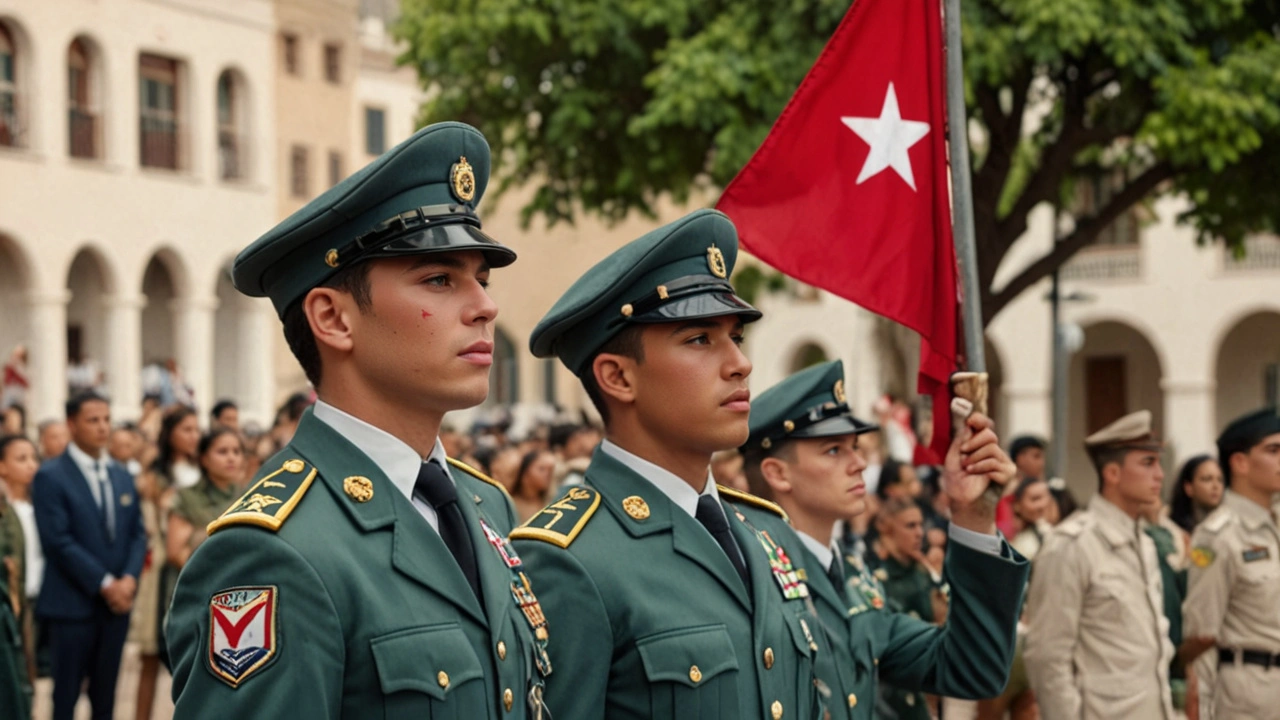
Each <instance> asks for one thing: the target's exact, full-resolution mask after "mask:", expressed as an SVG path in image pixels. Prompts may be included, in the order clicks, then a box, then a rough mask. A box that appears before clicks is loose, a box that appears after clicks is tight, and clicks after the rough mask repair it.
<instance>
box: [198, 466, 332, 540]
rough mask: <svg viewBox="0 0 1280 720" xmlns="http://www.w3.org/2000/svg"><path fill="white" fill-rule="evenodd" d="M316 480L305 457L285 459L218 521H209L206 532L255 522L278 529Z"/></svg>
mask: <svg viewBox="0 0 1280 720" xmlns="http://www.w3.org/2000/svg"><path fill="white" fill-rule="evenodd" d="M315 479H316V469H315V468H314V467H312V468H310V471H309V472H308V467H307V464H306V463H305V462H303V461H302V460H300V459H298V458H294V459H292V460H285V461H284V463H283V464H282V465H281V466H280V469H279V470H276V471H275V472H272V473H268V474H267V475H265V476H263V477H262V478H261V479H259V480H258V481H257V482H256V483H254V484H253V486H252V487H250V488H249V490H248V491H247V492H245V494H244V495H242V496H241V497H240V499H239V500H237V501H235V503H234V504H233V505H232V506H231V507H229V508H227V511H226V512H224V513H222V515H221V516H220V517H219V518H218V519H217V520H214V521H213V522H211V523H209V527H208V529H207V532H208V533H209V534H210V535H212V534H214V533H215V532H217V531H219V530H221V529H222V528H225V527H229V526H231V525H256V526H258V527H261V528H266V529H268V530H270V531H272V532H275V531H277V530H279V529H280V526H281V525H283V524H284V521H285V519H286V518H288V517H289V513H291V512H293V509H294V508H295V507H297V506H298V503H299V502H301V501H302V496H303V495H305V494H306V493H307V489H308V488H310V487H311V483H313V482H315Z"/></svg>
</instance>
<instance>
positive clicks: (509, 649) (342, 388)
mask: <svg viewBox="0 0 1280 720" xmlns="http://www.w3.org/2000/svg"><path fill="white" fill-rule="evenodd" d="M488 178H489V147H488V145H487V144H486V142H485V140H484V137H483V136H481V135H480V133H479V132H477V131H476V130H475V129H473V128H471V127H468V126H466V125H461V124H458V123H443V124H439V125H432V126H430V127H427V128H423V129H422V130H420V131H418V132H417V133H416V134H414V135H413V137H411V138H409V139H408V140H407V141H405V142H404V143H402V144H400V145H399V146H397V147H395V148H393V149H392V150H390V151H389V152H388V153H386V154H385V155H383V156H382V157H380V158H378V159H377V160H375V161H374V162H373V163H372V164H370V165H369V166H367V167H366V168H364V169H363V170H361V171H359V172H357V173H356V174H355V175H353V176H351V177H349V178H347V179H346V180H344V181H342V182H341V183H339V184H338V185H336V186H335V187H333V188H332V189H331V190H329V191H328V192H326V193H324V194H322V195H321V196H320V197H318V198H316V199H315V200H313V201H312V202H311V203H309V204H308V205H307V206H306V207H304V208H302V209H301V210H299V211H298V212H297V213H295V214H294V215H292V216H291V217H289V218H288V219H286V220H285V221H284V222H282V223H281V224H280V225H278V226H277V227H276V228H275V229H273V230H271V231H270V232H268V233H267V234H266V235H264V236H263V237H262V238H260V239H259V240H258V241H257V242H255V243H254V244H253V245H251V246H249V247H248V248H247V249H245V250H244V251H243V252H242V253H240V255H239V257H237V258H236V262H235V265H234V268H233V271H232V273H233V277H234V280H235V283H236V287H237V288H239V289H240V291H241V292H244V293H246V294H248V295H251V296H263V295H265V296H268V297H270V298H271V301H272V303H273V304H274V305H275V307H276V309H277V311H279V312H280V314H281V316H282V318H283V320H284V325H285V338H286V339H287V340H288V341H289V344H290V348H291V349H292V350H293V352H294V354H295V355H296V356H297V357H298V360H299V362H300V363H301V364H302V366H303V369H304V370H305V371H306V372H307V374H308V376H309V378H310V380H311V381H312V383H313V384H314V385H315V387H316V393H317V395H318V396H319V402H317V403H316V405H315V407H314V408H313V409H310V410H308V411H307V412H306V413H304V414H303V416H302V419H301V422H300V423H299V425H298V429H297V432H296V434H295V435H294V437H293V440H292V442H290V444H289V445H288V446H286V447H285V448H284V449H283V450H282V451H281V452H280V453H279V454H278V455H276V456H275V457H274V458H272V459H270V460H268V461H267V462H266V463H264V464H263V466H262V469H261V471H260V472H259V475H258V477H256V478H255V479H254V480H253V481H252V482H251V483H250V486H249V489H248V491H247V492H246V493H245V494H244V496H243V497H242V498H240V499H239V500H238V501H236V503H235V504H234V505H232V506H231V508H230V509H228V510H227V512H226V513H224V514H223V515H222V516H221V517H220V518H219V519H217V520H215V521H214V522H213V523H211V524H210V525H209V528H208V533H209V538H208V539H207V540H205V541H204V542H203V543H202V544H201V545H200V547H199V548H198V549H197V550H196V552H195V554H194V555H193V556H192V557H191V559H190V560H189V561H188V562H187V564H186V566H185V567H184V568H183V571H182V575H181V576H180V577H179V580H178V586H177V589H176V591H175V593H174V597H173V603H172V606H171V610H170V614H169V620H168V640H169V650H170V654H171V656H172V658H173V660H174V667H173V696H174V699H175V701H176V703H177V709H176V711H175V713H174V716H175V717H180V718H183V719H184V720H191V719H200V718H215V719H217V720H222V719H223V718H227V717H237V716H239V717H254V718H307V719H308V720H312V719H316V718H413V719H414V720H419V719H421V718H428V717H430V718H442V717H445V718H468V719H470V718H511V717H517V718H518V717H540V716H541V713H542V704H541V700H540V696H541V683H542V679H543V677H544V676H545V675H546V674H548V673H549V672H550V671H551V668H550V666H549V665H548V663H547V661H546V657H545V652H544V645H545V640H546V639H547V634H546V627H545V624H544V623H543V622H542V619H541V617H540V615H539V613H538V608H537V601H536V598H534V596H533V594H532V591H531V589H530V586H529V584H528V581H527V579H526V577H525V576H524V574H523V573H522V572H521V569H522V568H521V565H520V562H519V558H518V557H517V556H516V555H515V554H514V553H513V552H512V551H511V549H510V545H509V543H507V542H506V541H505V539H504V537H505V535H506V533H507V532H508V531H509V530H510V529H511V527H512V525H513V524H514V515H513V509H512V505H511V502H510V499H509V498H508V497H507V496H506V494H505V492H504V491H503V490H502V489H501V488H500V487H498V486H497V485H496V484H495V483H494V482H493V481H491V480H489V479H488V478H485V477H484V476H482V475H480V474H479V473H478V472H476V471H474V470H471V469H470V468H467V467H465V466H462V465H460V464H458V463H456V462H455V461H454V460H452V459H448V458H446V457H445V455H444V449H443V447H442V446H441V445H440V442H439V439H438V437H437V434H438V431H439V426H440V420H441V417H442V416H443V415H444V413H445V412H447V411H449V410H456V409H459V408H465V407H470V406H473V405H477V404H479V403H480V402H481V401H483V400H484V398H485V395H486V393H487V392H488V385H489V366H490V364H491V362H492V352H493V343H492V337H493V329H492V323H493V320H494V317H495V316H496V315H497V311H498V309H497V307H495V306H494V304H493V301H492V300H491V299H490V298H489V296H488V293H487V291H486V290H485V288H486V285H487V283H488V278H489V269H490V268H491V267H502V266H505V265H508V264H510V263H511V262H512V261H513V260H514V259H515V254H514V253H513V252H512V251H511V250H509V249H508V248H506V247H504V246H502V245H500V244H499V243H498V242H496V241H495V240H493V239H491V238H489V237H488V236H486V235H485V234H484V233H483V232H481V230H480V221H479V219H478V218H477V216H476V215H475V206H476V205H477V204H478V203H479V202H480V198H481V196H482V195H483V194H484V190H485V186H486V184H487V182H488Z"/></svg>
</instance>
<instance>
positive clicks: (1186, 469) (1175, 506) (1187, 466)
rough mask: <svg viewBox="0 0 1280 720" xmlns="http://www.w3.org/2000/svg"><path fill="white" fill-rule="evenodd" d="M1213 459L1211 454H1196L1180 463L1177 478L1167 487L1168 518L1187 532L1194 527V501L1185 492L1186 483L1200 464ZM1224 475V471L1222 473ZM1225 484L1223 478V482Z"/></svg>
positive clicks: (1194, 474) (1190, 479)
mask: <svg viewBox="0 0 1280 720" xmlns="http://www.w3.org/2000/svg"><path fill="white" fill-rule="evenodd" d="M1211 460H1213V456H1212V455H1207V454H1206V455H1196V456H1194V457H1192V458H1191V459H1189V460H1187V461H1186V462H1185V463H1183V464H1182V469H1181V470H1180V471H1178V480H1177V481H1176V482H1175V483H1174V484H1173V487H1171V488H1169V494H1170V495H1171V496H1172V497H1171V498H1170V499H1169V519H1170V520H1172V521H1174V522H1175V523H1177V524H1178V527H1180V528H1182V529H1183V530H1186V531H1187V532H1188V533H1190V532H1192V531H1193V530H1195V529H1196V508H1195V502H1194V501H1193V500H1192V499H1191V496H1190V495H1188V494H1187V485H1188V484H1190V483H1191V482H1192V481H1194V480H1195V479H1196V472H1197V471H1198V470H1200V466H1201V465H1203V464H1205V463H1207V462H1209V461H1211ZM1224 475H1225V473H1224ZM1223 484H1224V485H1225V480H1224V483H1223Z"/></svg>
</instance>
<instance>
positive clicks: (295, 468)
mask: <svg viewBox="0 0 1280 720" xmlns="http://www.w3.org/2000/svg"><path fill="white" fill-rule="evenodd" d="M306 467H307V464H306V463H304V462H302V461H301V460H299V459H297V458H294V459H293V460H285V461H284V471H285V472H291V473H300V472H302V471H303V470H304V469H306Z"/></svg>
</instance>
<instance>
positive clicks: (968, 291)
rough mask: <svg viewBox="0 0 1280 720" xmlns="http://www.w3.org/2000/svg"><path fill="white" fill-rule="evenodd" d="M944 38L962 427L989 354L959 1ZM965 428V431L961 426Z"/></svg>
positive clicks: (951, 2) (951, 6)
mask: <svg viewBox="0 0 1280 720" xmlns="http://www.w3.org/2000/svg"><path fill="white" fill-rule="evenodd" d="M944 20H945V26H946V27H945V31H946V42H947V129H948V134H949V136H950V139H949V142H948V143H947V145H948V150H949V155H950V159H951V213H952V228H951V231H952V235H953V236H954V237H955V242H956V258H957V259H958V260H959V261H960V281H961V283H962V285H961V287H962V288H963V289H964V297H963V299H962V302H961V303H960V313H961V317H962V318H963V319H964V356H965V366H966V367H965V369H966V370H968V372H960V373H956V374H954V375H953V376H952V377H951V392H952V394H953V395H954V396H955V398H954V399H953V400H952V401H951V413H952V416H953V422H954V423H955V425H956V426H957V427H959V428H964V420H965V418H967V417H968V415H969V414H971V413H974V412H979V413H983V414H984V415H985V414H986V413H987V412H988V410H987V400H988V397H987V395H988V386H987V379H988V377H987V357H986V352H985V347H984V344H985V343H984V337H983V333H982V292H981V290H980V289H979V287H978V252H977V244H976V242H975V238H974V236H975V235H976V234H977V232H976V231H975V230H974V226H973V186H972V184H971V183H970V175H969V128H968V123H969V115H968V113H967V112H966V111H965V106H964V52H963V48H962V41H961V37H960V0H946V9H945V11H944ZM960 432H963V430H960ZM1002 494H1003V488H1002V487H1001V486H999V485H997V484H996V483H994V482H993V483H991V484H990V485H988V486H987V489H986V490H985V491H984V492H983V499H984V500H985V501H986V502H987V503H988V504H990V505H991V506H992V507H993V508H994V506H995V504H996V503H997V502H998V501H999V500H1000V496H1001V495H1002Z"/></svg>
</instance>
